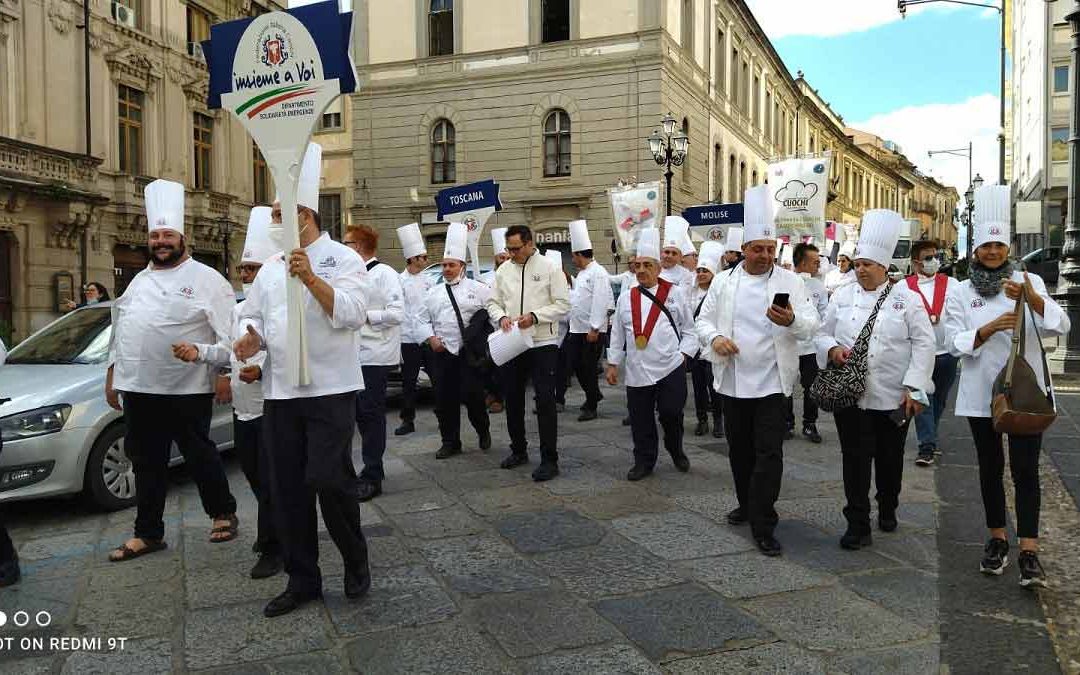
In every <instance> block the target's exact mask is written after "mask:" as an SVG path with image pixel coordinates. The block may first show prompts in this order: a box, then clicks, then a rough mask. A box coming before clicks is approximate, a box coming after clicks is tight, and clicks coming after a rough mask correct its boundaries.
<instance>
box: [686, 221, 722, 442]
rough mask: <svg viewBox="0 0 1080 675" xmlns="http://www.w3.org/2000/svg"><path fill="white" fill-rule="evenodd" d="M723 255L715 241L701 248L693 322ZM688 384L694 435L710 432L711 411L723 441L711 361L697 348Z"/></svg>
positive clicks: (717, 434)
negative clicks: (692, 404)
mask: <svg viewBox="0 0 1080 675" xmlns="http://www.w3.org/2000/svg"><path fill="white" fill-rule="evenodd" d="M723 253H724V245H723V244H721V243H720V242H718V241H707V242H705V243H703V244H702V245H701V254H700V255H699V256H698V269H697V283H696V284H694V290H693V291H692V292H691V294H690V310H691V312H692V316H693V318H694V321H695V322H696V321H697V318H698V316H699V315H700V314H701V308H702V307H703V306H704V305H705V298H706V297H708V295H709V287H710V286H711V285H712V281H713V279H715V278H716V275H717V274H719V273H720V258H721V256H722V255H723ZM690 381H691V382H693V385H694V412H695V413H697V426H696V427H694V435H695V436H704V435H705V434H707V433H709V413H710V412H711V413H712V418H713V429H712V434H713V438H723V437H724V413H723V407H722V405H723V404H722V402H721V400H720V392H718V391H717V390H716V389H715V388H714V387H713V373H712V362H711V361H710V360H709V358H708V354H705V353H703V352H702V350H700V349H699V350H698V352H697V354H696V355H695V356H694V358H693V359H691V360H690Z"/></svg>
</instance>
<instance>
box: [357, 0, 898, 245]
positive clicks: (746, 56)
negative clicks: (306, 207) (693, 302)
mask: <svg viewBox="0 0 1080 675" xmlns="http://www.w3.org/2000/svg"><path fill="white" fill-rule="evenodd" d="M353 8H354V11H355V12H356V23H355V31H356V34H355V35H354V40H353V42H354V45H355V48H356V54H355V60H356V63H357V67H358V70H359V71H360V82H361V85H362V89H361V91H360V92H359V93H358V94H356V95H355V96H353V100H352V109H353V124H354V126H353V130H352V140H353V155H354V168H353V191H352V195H351V198H350V202H349V203H350V210H351V213H352V218H353V219H354V220H362V221H366V222H373V223H375V224H377V225H379V226H380V227H382V228H384V230H385V231H386V232H387V233H389V232H390V228H392V227H396V226H398V225H401V224H404V223H408V222H414V221H416V222H420V223H422V224H423V226H424V232H425V234H426V235H427V236H428V238H429V243H430V246H429V248H431V249H432V250H434V251H435V252H436V253H437V252H438V250H439V241H440V237H441V233H442V230H443V228H442V226H441V225H436V217H435V206H434V199H433V197H434V195H435V193H436V192H437V191H438V190H439V189H441V188H444V187H446V186H448V185H453V184H456V183H465V182H471V181H475V180H480V179H485V178H489V177H495V178H496V179H498V180H499V182H500V184H501V186H502V193H501V194H502V198H503V205H504V207H505V210H504V211H503V212H502V213H500V214H498V223H497V224H498V225H508V224H515V223H523V224H528V225H530V226H531V227H533V228H534V229H535V230H537V231H538V232H539V233H540V235H541V238H542V241H544V243H554V245H556V246H557V247H560V248H564V249H565V248H568V245H566V244H562V243H561V242H562V241H563V240H564V238H565V231H566V222H567V221H568V220H573V219H575V218H586V219H588V220H589V222H590V226H591V229H592V235H593V244H594V247H595V248H596V249H597V250H598V253H599V254H600V255H599V257H600V260H601V261H602V262H604V263H609V262H610V261H611V256H610V253H609V252H608V251H609V246H610V243H611V240H612V236H613V233H612V229H611V212H610V207H609V205H608V198H607V194H606V191H607V190H608V188H610V187H611V186H613V185H615V184H616V182H618V181H619V180H620V179H632V178H636V179H637V180H639V181H644V180H654V179H662V176H661V174H662V169H660V168H659V167H657V165H656V164H655V162H654V161H653V158H652V155H651V154H650V153H649V151H648V149H647V145H646V139H647V138H648V136H649V135H650V134H651V133H652V131H653V130H654V129H656V128H657V127H658V126H659V125H660V120H661V118H662V117H663V116H664V115H665V114H666V113H668V112H670V113H672V114H673V115H674V117H675V118H676V119H677V120H678V127H679V128H680V129H681V130H683V131H684V132H685V133H686V134H687V135H688V136H689V138H690V151H689V155H688V159H687V162H686V163H685V164H684V165H683V166H682V167H679V168H677V169H675V176H674V179H673V195H672V206H673V211H675V212H678V211H679V210H680V209H682V208H684V207H686V206H690V205H693V204H703V203H709V202H729V201H741V199H742V194H743V191H744V190H745V189H746V188H747V187H748V186H752V185H755V184H757V183H760V182H762V181H764V180H765V174H766V167H767V165H768V162H769V160H770V159H772V158H776V157H783V156H789V155H791V154H795V153H815V152H820V151H822V150H831V151H832V152H833V159H834V161H833V168H832V172H833V173H832V189H831V190H830V197H831V199H832V201H831V202H830V205H829V207H828V212H827V218H829V219H832V220H837V221H842V222H847V223H858V221H859V218H860V217H861V215H862V212H863V211H864V210H866V209H868V208H877V207H888V208H898V209H900V210H902V211H903V210H904V208H905V205H907V204H908V203H909V202H910V201H911V200H910V193H911V192H912V191H913V190H914V189H915V186H914V184H913V182H912V180H911V179H910V177H908V176H906V175H905V174H904V172H903V171H901V170H898V169H897V168H894V167H893V166H890V165H888V164H885V163H883V162H882V161H880V160H879V159H878V158H876V157H875V156H874V155H873V154H871V153H869V152H867V151H866V150H864V149H862V148H860V147H859V146H857V145H856V144H855V143H854V142H852V140H851V138H849V136H848V132H847V130H846V129H845V127H844V124H843V121H842V118H841V117H840V116H839V115H837V114H836V113H834V112H833V111H832V110H831V109H830V108H829V107H828V105H827V104H826V103H825V102H824V101H822V100H821V99H820V98H819V97H818V96H817V94H816V92H814V90H813V89H812V88H811V87H810V86H809V85H807V83H806V82H805V81H804V80H803V79H802V77H801V76H799V77H794V76H792V75H791V74H790V73H789V72H788V70H787V67H786V66H785V65H784V63H783V62H782V61H781V59H780V57H779V56H778V55H777V53H776V52H775V50H774V49H773V47H772V45H771V44H770V42H769V40H768V38H767V37H766V36H765V34H764V33H763V31H762V30H761V27H760V26H759V25H758V23H757V21H756V20H755V19H754V17H753V15H752V14H751V13H750V11H749V9H748V8H747V7H746V5H745V3H744V2H742V1H741V0H589V1H588V2H585V1H584V0H468V1H467V2H461V1H459V2H453V0H403V1H402V2H398V3H392V4H391V3H383V2H378V1H377V0H354V2H353ZM492 222H493V223H494V222H495V219H493V220H492ZM384 241H385V242H387V243H392V244H393V245H394V246H396V245H397V244H396V241H395V240H394V238H393V236H392V235H390V236H388V237H385V236H384ZM487 245H488V242H487V241H484V242H483V246H484V247H483V248H482V249H481V255H483V256H488V255H489V254H490V249H488V248H487ZM391 257H392V256H391Z"/></svg>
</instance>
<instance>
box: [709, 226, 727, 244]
mask: <svg viewBox="0 0 1080 675" xmlns="http://www.w3.org/2000/svg"><path fill="white" fill-rule="evenodd" d="M705 237H706V238H707V239H708V240H709V241H720V240H721V239H723V238H724V228H722V227H714V228H712V229H711V230H709V233H708V234H706V235H705Z"/></svg>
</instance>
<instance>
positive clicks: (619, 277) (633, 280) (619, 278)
mask: <svg viewBox="0 0 1080 675" xmlns="http://www.w3.org/2000/svg"><path fill="white" fill-rule="evenodd" d="M609 278H610V279H611V280H612V281H613V282H615V283H618V284H619V297H620V298H621V297H622V294H623V293H625V292H627V291H628V290H630V289H631V288H633V287H634V286H637V285H638V284H637V275H636V274H634V273H633V272H631V271H630V270H626V271H625V272H623V273H622V274H616V275H615V276H613V277H609Z"/></svg>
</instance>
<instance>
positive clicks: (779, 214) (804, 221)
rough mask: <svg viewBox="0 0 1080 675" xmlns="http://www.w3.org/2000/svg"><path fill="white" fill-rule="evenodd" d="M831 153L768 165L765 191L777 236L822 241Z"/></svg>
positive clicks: (823, 237)
mask: <svg viewBox="0 0 1080 675" xmlns="http://www.w3.org/2000/svg"><path fill="white" fill-rule="evenodd" d="M831 159H832V157H831V153H825V154H824V155H815V156H810V157H795V158H792V159H784V160H780V161H778V162H774V163H772V164H770V165H769V188H770V191H771V192H772V194H773V198H774V199H775V200H776V205H775V207H774V210H773V212H774V214H775V216H774V222H775V224H776V231H777V233H778V234H784V235H792V236H795V237H804V236H807V237H814V239H815V241H823V240H824V239H825V204H826V202H827V201H828V199H829V162H830V161H831Z"/></svg>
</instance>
